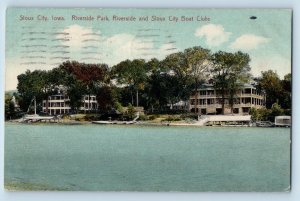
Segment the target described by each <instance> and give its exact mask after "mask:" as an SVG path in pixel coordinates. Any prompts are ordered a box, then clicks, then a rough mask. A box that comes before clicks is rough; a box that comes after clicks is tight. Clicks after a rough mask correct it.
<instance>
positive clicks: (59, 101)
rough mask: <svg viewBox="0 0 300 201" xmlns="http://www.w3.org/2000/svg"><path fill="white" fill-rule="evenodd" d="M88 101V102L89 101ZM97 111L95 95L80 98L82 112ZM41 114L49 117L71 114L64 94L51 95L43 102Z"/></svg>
mask: <svg viewBox="0 0 300 201" xmlns="http://www.w3.org/2000/svg"><path fill="white" fill-rule="evenodd" d="M89 99H90V100H89ZM97 109H98V102H97V100H96V96H95V95H90V96H88V95H84V96H83V97H82V106H81V107H80V110H82V111H95V110H97ZM43 112H45V113H48V114H50V115H60V114H68V113H70V112H71V107H70V98H69V96H67V95H65V94H57V95H51V96H49V97H48V100H43Z"/></svg>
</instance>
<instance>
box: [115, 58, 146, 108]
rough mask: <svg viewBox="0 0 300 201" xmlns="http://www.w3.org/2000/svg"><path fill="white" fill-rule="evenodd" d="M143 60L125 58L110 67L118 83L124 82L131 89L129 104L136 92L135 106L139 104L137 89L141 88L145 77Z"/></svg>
mask: <svg viewBox="0 0 300 201" xmlns="http://www.w3.org/2000/svg"><path fill="white" fill-rule="evenodd" d="M146 73H147V71H146V66H145V60H143V59H134V60H132V61H130V60H125V61H122V62H120V63H119V64H117V65H115V66H113V67H112V74H113V77H114V78H116V79H117V81H118V83H119V84H125V85H127V86H129V88H130V89H131V104H132V105H133V104H134V103H133V102H134V101H133V97H134V95H133V94H134V92H136V106H137V107H138V106H139V90H143V89H144V86H145V81H146V78H147V74H146Z"/></svg>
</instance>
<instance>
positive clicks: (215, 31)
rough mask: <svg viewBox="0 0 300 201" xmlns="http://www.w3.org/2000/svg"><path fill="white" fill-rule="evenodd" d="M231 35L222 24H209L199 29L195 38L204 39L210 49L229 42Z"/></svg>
mask: <svg viewBox="0 0 300 201" xmlns="http://www.w3.org/2000/svg"><path fill="white" fill-rule="evenodd" d="M230 35H231V33H230V32H226V31H225V30H224V27H223V26H222V25H220V24H208V25H204V26H202V27H200V28H198V29H197V30H196V32H195V36H197V37H200V38H202V37H204V38H205V40H206V44H207V45H208V46H210V47H213V46H219V45H221V44H222V43H224V42H226V41H228V39H229V37H230Z"/></svg>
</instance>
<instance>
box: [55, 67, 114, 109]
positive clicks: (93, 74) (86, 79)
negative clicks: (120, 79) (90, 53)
mask: <svg viewBox="0 0 300 201" xmlns="http://www.w3.org/2000/svg"><path fill="white" fill-rule="evenodd" d="M59 68H60V69H62V70H64V71H66V72H67V73H68V74H71V75H72V76H74V78H71V79H69V81H70V82H71V83H73V85H72V87H73V88H69V90H68V92H69V93H70V94H69V96H70V97H73V98H74V99H75V98H78V96H79V95H81V96H82V95H84V94H87V95H88V100H89V103H88V110H90V105H91V104H90V95H91V94H98V90H99V89H100V88H102V87H103V86H105V85H107V84H109V82H110V76H109V68H108V66H107V65H106V64H85V63H79V62H77V61H67V62H64V63H62V64H61V65H60V66H59ZM66 86H68V84H67V85H66ZM82 86H84V87H85V90H84V89H83V88H82ZM76 88H78V89H79V90H78V92H81V93H77V94H76ZM73 93H74V94H73ZM97 99H99V97H97ZM77 100H78V99H77ZM79 100H81V98H80V99H79ZM74 101H75V100H74ZM72 102H73V101H72ZM72 105H73V106H74V107H75V106H76V107H77V105H78V103H76V101H75V102H74V104H72Z"/></svg>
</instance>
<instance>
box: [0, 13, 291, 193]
mask: <svg viewBox="0 0 300 201" xmlns="http://www.w3.org/2000/svg"><path fill="white" fill-rule="evenodd" d="M291 22H292V10H290V9H100V8H97V9H90V8H89V9H83V8H82V9H80V8H76V9H75V8H8V9H7V11H6V77H5V79H6V86H5V173H4V177H5V178H4V185H5V188H6V189H7V190H10V191H14V190H17V191H27V190H30V191H31V190H33V191H36V190H37V191H39V190H47V191H48V190H51V191H52V190H53V191H57V190H58V191H184V192H205V191H213V192H226V191H235V192H253V191H256V192H283V191H284V192H286V191H290V189H291V186H290V184H291V179H290V178H291V170H290V167H291V165H290V164H291V157H290V155H291V151H290V150H291V129H290V127H291V114H292V111H291V108H292V107H291V96H292V92H291V77H292V76H291V68H292V64H291V51H292V48H291V40H292V38H291V35H292V34H291V32H292V27H291V26H292V25H291Z"/></svg>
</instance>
